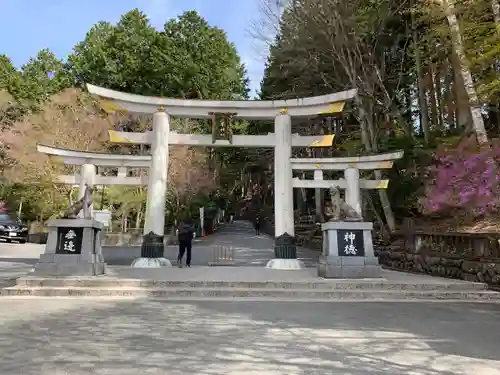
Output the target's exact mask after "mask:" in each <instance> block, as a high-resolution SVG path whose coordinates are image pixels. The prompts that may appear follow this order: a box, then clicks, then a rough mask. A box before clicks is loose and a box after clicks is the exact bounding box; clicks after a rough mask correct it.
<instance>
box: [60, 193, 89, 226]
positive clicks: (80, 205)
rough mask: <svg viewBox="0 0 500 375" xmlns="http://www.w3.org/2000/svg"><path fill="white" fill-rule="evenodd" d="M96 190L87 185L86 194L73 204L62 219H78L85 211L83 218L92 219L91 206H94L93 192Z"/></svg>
mask: <svg viewBox="0 0 500 375" xmlns="http://www.w3.org/2000/svg"><path fill="white" fill-rule="evenodd" d="M93 191H94V189H93V188H92V187H91V186H88V185H85V193H84V194H83V197H82V198H81V199H80V200H78V201H76V202H75V203H73V204H72V205H71V206H70V207H69V208H68V209H67V210H66V211H65V212H64V214H63V215H62V216H61V219H76V218H77V217H78V214H79V213H80V211H81V210H82V209H83V217H84V218H85V219H90V217H91V215H90V210H89V208H90V206H91V205H92V192H93Z"/></svg>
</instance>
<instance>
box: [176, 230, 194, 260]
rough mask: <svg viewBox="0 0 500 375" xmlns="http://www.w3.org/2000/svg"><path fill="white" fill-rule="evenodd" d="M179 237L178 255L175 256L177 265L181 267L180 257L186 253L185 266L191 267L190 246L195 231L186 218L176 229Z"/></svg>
mask: <svg viewBox="0 0 500 375" xmlns="http://www.w3.org/2000/svg"><path fill="white" fill-rule="evenodd" d="M177 231H178V232H177V233H178V239H179V255H178V257H177V267H179V268H182V258H183V257H184V253H187V254H186V266H187V267H191V247H192V244H193V238H194V237H195V236H196V233H195V231H194V229H193V227H192V226H191V225H190V223H189V222H188V220H186V221H184V222H183V223H182V224H181V225H180V226H179V229H178V230H177Z"/></svg>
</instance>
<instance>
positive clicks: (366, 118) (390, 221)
mask: <svg viewBox="0 0 500 375" xmlns="http://www.w3.org/2000/svg"><path fill="white" fill-rule="evenodd" d="M355 102H356V106H357V108H358V111H359V113H360V118H361V121H360V125H361V140H362V142H363V145H364V146H365V149H366V151H367V152H368V153H372V152H377V143H376V140H375V138H374V134H375V131H374V124H373V112H372V111H370V113H367V111H366V110H365V104H364V103H363V101H362V100H361V98H360V97H359V96H356V97H355ZM369 134H371V135H372V136H371V137H370V136H369ZM374 173H375V178H376V179H378V180H380V179H382V172H381V171H380V170H379V169H376V170H375V171H374ZM378 195H379V197H380V202H381V204H382V209H383V210H384V215H385V219H386V221H387V226H388V227H389V230H390V231H391V232H394V231H395V230H396V219H395V218H394V212H392V208H391V202H390V201H389V196H388V195H387V190H385V189H378Z"/></svg>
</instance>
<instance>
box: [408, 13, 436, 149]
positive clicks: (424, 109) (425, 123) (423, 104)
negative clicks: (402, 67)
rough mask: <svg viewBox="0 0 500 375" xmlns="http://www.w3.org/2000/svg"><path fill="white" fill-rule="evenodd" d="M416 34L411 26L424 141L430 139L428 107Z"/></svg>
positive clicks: (412, 15) (426, 141)
mask: <svg viewBox="0 0 500 375" xmlns="http://www.w3.org/2000/svg"><path fill="white" fill-rule="evenodd" d="M411 19H412V24H413V23H414V19H415V15H414V13H413V11H412V12H411ZM417 40H418V35H417V30H416V29H415V27H413V48H414V50H415V69H416V70H417V81H418V105H419V107H420V111H419V116H420V128H421V129H422V133H423V135H424V141H425V143H429V141H430V137H431V135H430V133H431V132H430V127H429V108H428V106H427V100H426V97H425V86H424V78H423V72H422V62H421V59H420V50H419V48H418V42H417Z"/></svg>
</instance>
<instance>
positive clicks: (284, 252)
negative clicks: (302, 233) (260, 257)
mask: <svg viewBox="0 0 500 375" xmlns="http://www.w3.org/2000/svg"><path fill="white" fill-rule="evenodd" d="M274 258H275V259H271V260H270V261H269V262H267V264H266V268H272V269H275V270H300V269H302V268H304V263H303V262H301V261H300V260H298V259H297V245H296V244H295V238H294V237H292V236H290V235H289V234H288V233H284V234H282V235H281V236H279V237H276V239H275V245H274Z"/></svg>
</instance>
